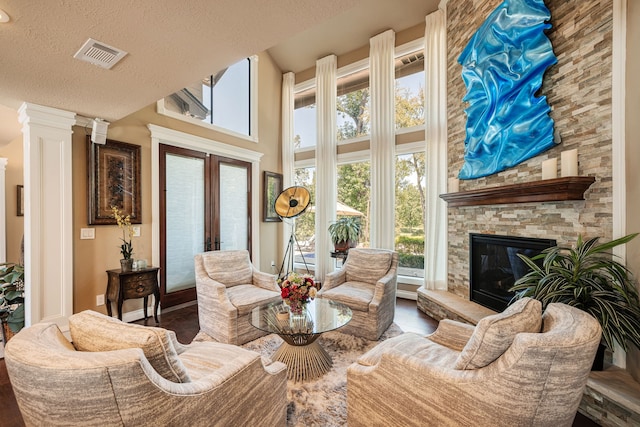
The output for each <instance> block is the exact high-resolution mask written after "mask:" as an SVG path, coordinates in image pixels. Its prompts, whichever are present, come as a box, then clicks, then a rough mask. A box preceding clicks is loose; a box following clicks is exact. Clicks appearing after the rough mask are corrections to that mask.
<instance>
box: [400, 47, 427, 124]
mask: <svg viewBox="0 0 640 427" xmlns="http://www.w3.org/2000/svg"><path fill="white" fill-rule="evenodd" d="M420 125H424V52H423V51H422V50H419V51H416V52H411V53H408V54H406V55H402V56H399V57H398V58H396V129H403V128H410V127H414V126H420Z"/></svg>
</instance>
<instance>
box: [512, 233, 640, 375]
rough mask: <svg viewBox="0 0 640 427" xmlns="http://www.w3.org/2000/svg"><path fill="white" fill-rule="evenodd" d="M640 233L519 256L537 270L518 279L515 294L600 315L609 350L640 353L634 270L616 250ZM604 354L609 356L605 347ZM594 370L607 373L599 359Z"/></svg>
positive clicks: (603, 334) (583, 241)
mask: <svg viewBox="0 0 640 427" xmlns="http://www.w3.org/2000/svg"><path fill="white" fill-rule="evenodd" d="M637 235H638V233H635V234H630V235H627V236H624V237H621V238H619V239H615V240H612V241H610V242H608V243H603V244H598V240H599V238H597V237H596V238H592V239H587V240H583V239H582V236H578V240H577V242H576V245H575V247H573V248H568V247H560V246H555V247H551V248H548V249H545V250H543V251H542V252H541V253H540V254H539V255H536V256H533V257H531V258H529V257H527V256H525V255H522V254H518V256H519V257H520V258H521V259H522V260H523V261H524V262H525V263H526V264H527V266H528V267H529V268H530V269H531V270H530V271H529V272H528V273H527V274H525V275H524V276H522V277H521V278H520V279H518V280H517V281H516V282H515V284H514V286H513V287H512V288H511V290H512V291H514V292H516V298H523V297H531V298H535V299H537V300H539V301H540V302H542V306H543V308H546V306H547V304H549V303H552V302H560V303H564V304H568V305H572V306H574V307H577V308H579V309H581V310H584V311H586V312H587V313H589V314H591V315H592V316H593V317H595V318H596V319H597V320H598V322H599V323H600V326H601V327H602V344H603V346H606V347H608V348H609V349H613V347H614V342H618V343H619V344H620V345H621V346H622V348H624V349H625V350H627V348H628V342H631V343H633V345H635V346H636V347H637V348H639V349H640V301H639V299H638V291H637V289H636V286H635V283H634V280H633V278H632V274H631V272H630V271H629V270H628V269H627V267H625V266H624V265H622V264H621V263H619V262H618V261H616V260H615V259H614V256H613V255H612V254H611V252H610V251H611V249H612V248H614V247H616V246H618V245H622V244H625V243H627V242H629V241H630V240H631V239H633V238H634V237H636V236H637ZM603 346H601V347H602V348H601V351H600V354H601V355H602V356H604V347H603ZM596 361H597V363H596V364H594V369H598V368H599V369H602V367H601V366H596V365H597V364H600V365H601V363H600V361H599V360H597V358H596Z"/></svg>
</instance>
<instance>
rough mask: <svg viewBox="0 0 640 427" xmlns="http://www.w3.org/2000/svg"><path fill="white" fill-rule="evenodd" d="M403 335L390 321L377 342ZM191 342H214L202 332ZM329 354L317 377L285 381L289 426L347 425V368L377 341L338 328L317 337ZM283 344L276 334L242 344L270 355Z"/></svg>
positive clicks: (249, 348) (327, 426) (264, 354)
mask: <svg viewBox="0 0 640 427" xmlns="http://www.w3.org/2000/svg"><path fill="white" fill-rule="evenodd" d="M400 334H402V329H400V327H399V326H397V325H396V324H395V323H393V324H391V326H389V328H388V329H387V330H386V331H385V333H384V334H382V336H381V337H380V341H384V340H386V339H389V338H391V337H395V336H397V335H400ZM194 341H214V340H213V338H211V337H209V336H208V335H207V334H205V333H204V332H202V331H201V332H200V333H198V335H197V336H196V337H195V338H194ZM318 341H319V342H320V344H321V345H322V347H324V349H325V350H327V352H328V353H329V354H330V355H331V357H332V359H333V367H332V368H331V370H330V371H329V372H327V373H326V374H325V375H323V376H322V377H320V378H316V379H314V380H310V381H304V382H294V381H292V380H289V381H288V383H287V399H288V400H289V405H288V407H287V425H288V426H292V427H303V426H304V427H314V426H318V427H320V426H322V427H329V426H335V427H338V426H346V425H347V367H348V366H349V365H351V364H352V363H353V362H355V361H356V360H357V359H358V357H360V356H361V355H362V354H364V353H365V352H367V351H368V350H369V349H371V348H373V347H375V345H376V344H378V343H379V342H380V341H369V340H367V339H364V338H359V337H354V336H351V335H347V334H343V333H341V332H338V331H333V332H326V333H324V334H322V336H321V337H320V338H319V339H318ZM280 344H282V339H281V338H280V337H279V336H278V335H276V334H271V335H266V336H264V337H262V338H258V339H257V340H254V341H251V342H249V343H246V344H244V345H243V346H242V347H244V348H246V349H248V350H253V351H255V352H258V353H260V354H262V355H263V356H266V357H269V358H270V357H271V356H272V355H273V354H274V353H275V352H276V350H277V349H278V347H280Z"/></svg>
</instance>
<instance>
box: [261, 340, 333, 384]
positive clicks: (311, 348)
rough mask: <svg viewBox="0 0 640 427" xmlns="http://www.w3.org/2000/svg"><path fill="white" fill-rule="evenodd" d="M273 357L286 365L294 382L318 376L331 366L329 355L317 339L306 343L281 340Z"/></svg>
mask: <svg viewBox="0 0 640 427" xmlns="http://www.w3.org/2000/svg"><path fill="white" fill-rule="evenodd" d="M273 358H274V359H275V360H277V361H279V362H282V363H284V364H285V365H287V374H288V376H289V379H290V380H294V381H295V382H298V381H304V380H310V379H314V378H318V377H320V376H322V375H323V374H325V373H326V372H328V371H329V370H330V369H331V367H332V366H333V362H332V361H331V356H329V353H327V352H326V350H325V349H324V348H322V346H321V345H320V344H318V342H317V341H313V342H311V343H309V344H307V345H290V344H288V343H286V342H283V343H282V345H281V346H280V348H279V349H278V350H277V351H276V353H275V354H274V355H273Z"/></svg>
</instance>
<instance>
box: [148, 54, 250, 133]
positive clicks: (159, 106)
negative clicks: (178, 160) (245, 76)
mask: <svg viewBox="0 0 640 427" xmlns="http://www.w3.org/2000/svg"><path fill="white" fill-rule="evenodd" d="M248 59H249V135H245V134H242V133H240V132H235V131H233V130H230V129H227V128H224V127H221V126H216V125H213V124H211V123H206V122H203V121H202V120H199V119H196V118H194V117H189V116H185V115H182V114H179V113H176V112H175V111H171V110H169V109H167V108H166V106H165V104H164V98H162V99H160V100H158V101H157V102H156V112H157V113H158V114H161V115H163V116H167V117H171V118H173V119H177V120H181V121H183V122H187V123H190V124H193V125H196V126H201V127H204V128H207V129H210V130H214V131H216V132H220V133H223V134H226V135H230V136H233V137H235V138H239V139H243V140H246V141H251V142H255V143H256V144H257V143H258V142H259V137H258V55H252V56H250V57H248ZM238 62H239V61H238Z"/></svg>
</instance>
